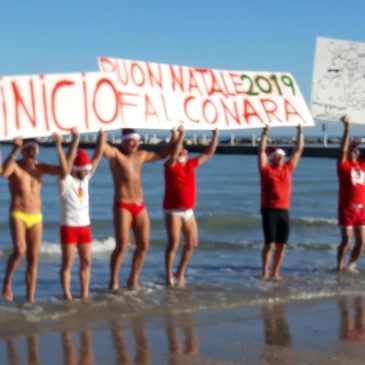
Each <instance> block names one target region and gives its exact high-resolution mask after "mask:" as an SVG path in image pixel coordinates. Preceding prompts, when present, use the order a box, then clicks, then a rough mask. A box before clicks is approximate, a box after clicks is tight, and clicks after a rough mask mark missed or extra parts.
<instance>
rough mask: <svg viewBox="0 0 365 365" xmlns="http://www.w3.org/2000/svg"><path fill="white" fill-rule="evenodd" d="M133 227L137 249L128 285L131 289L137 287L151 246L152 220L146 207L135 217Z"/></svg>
mask: <svg viewBox="0 0 365 365" xmlns="http://www.w3.org/2000/svg"><path fill="white" fill-rule="evenodd" d="M132 228H133V233H134V237H135V239H136V249H135V251H134V254H133V261H132V270H131V274H130V276H129V279H128V283H127V286H128V288H129V289H136V288H137V287H138V279H139V274H140V272H141V270H142V266H143V263H144V260H145V257H146V253H147V249H148V247H149V246H150V220H149V217H148V212H147V209H146V208H145V209H143V210H142V211H141V212H140V213H139V214H138V215H137V216H136V217H134V219H133V222H132Z"/></svg>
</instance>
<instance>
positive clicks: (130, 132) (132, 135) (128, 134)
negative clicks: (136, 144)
mask: <svg viewBox="0 0 365 365" xmlns="http://www.w3.org/2000/svg"><path fill="white" fill-rule="evenodd" d="M128 139H136V140H138V141H139V140H140V139H141V136H140V135H139V134H138V133H137V132H136V130H135V129H132V128H124V129H122V142H123V141H127V140H128Z"/></svg>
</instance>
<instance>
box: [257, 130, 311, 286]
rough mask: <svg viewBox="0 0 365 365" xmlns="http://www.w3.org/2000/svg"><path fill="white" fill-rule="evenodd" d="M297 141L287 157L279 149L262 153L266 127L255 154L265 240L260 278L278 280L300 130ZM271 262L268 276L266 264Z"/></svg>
mask: <svg viewBox="0 0 365 365" xmlns="http://www.w3.org/2000/svg"><path fill="white" fill-rule="evenodd" d="M297 129H298V133H297V140H296V144H295V147H294V150H293V153H292V155H291V157H290V158H289V159H288V160H287V161H285V156H286V153H285V151H284V150H283V149H281V148H271V149H270V150H269V151H268V153H266V145H267V138H268V131H269V127H268V126H266V127H265V128H264V129H263V132H262V135H261V141H260V146H259V150H258V167H259V171H260V178H261V215H262V225H263V231H264V237H265V245H264V247H263V250H262V277H263V279H265V280H267V279H269V278H272V279H279V278H280V268H281V263H282V261H283V258H284V254H285V249H286V245H287V241H288V238H289V207H290V198H291V177H292V172H293V170H294V169H295V167H296V166H297V164H298V162H299V159H300V156H301V155H302V152H303V148H304V136H303V128H302V126H298V127H297ZM272 258H273V263H272V268H271V273H270V264H271V261H272Z"/></svg>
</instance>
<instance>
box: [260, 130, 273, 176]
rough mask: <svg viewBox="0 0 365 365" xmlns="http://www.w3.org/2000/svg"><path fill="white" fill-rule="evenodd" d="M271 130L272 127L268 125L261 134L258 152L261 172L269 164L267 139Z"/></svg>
mask: <svg viewBox="0 0 365 365" xmlns="http://www.w3.org/2000/svg"><path fill="white" fill-rule="evenodd" d="M269 129H270V127H269V126H268V125H267V126H266V127H265V128H263V129H262V133H261V139H260V144H259V149H258V151H257V159H258V166H259V170H261V169H262V168H263V167H264V166H265V165H266V164H267V154H266V147H267V138H268V134H269Z"/></svg>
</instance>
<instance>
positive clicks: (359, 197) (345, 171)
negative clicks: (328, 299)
mask: <svg viewBox="0 0 365 365" xmlns="http://www.w3.org/2000/svg"><path fill="white" fill-rule="evenodd" d="M341 121H342V123H343V125H344V133H343V137H342V143H341V152H340V156H339V159H338V162H337V175H338V181H339V200H338V202H339V205H338V224H339V226H340V228H341V243H340V245H339V247H338V251H337V271H343V270H344V269H345V267H344V265H345V256H346V251H347V250H348V248H349V246H350V245H351V241H352V235H353V233H355V245H354V247H353V249H352V251H351V256H350V260H349V263H348V267H347V268H348V270H350V271H356V263H357V260H358V259H359V257H360V255H361V253H362V250H363V247H364V243H365V159H364V158H363V157H360V152H359V149H358V145H357V144H356V143H352V144H350V127H351V119H350V117H349V116H347V115H345V116H344V117H342V118H341Z"/></svg>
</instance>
